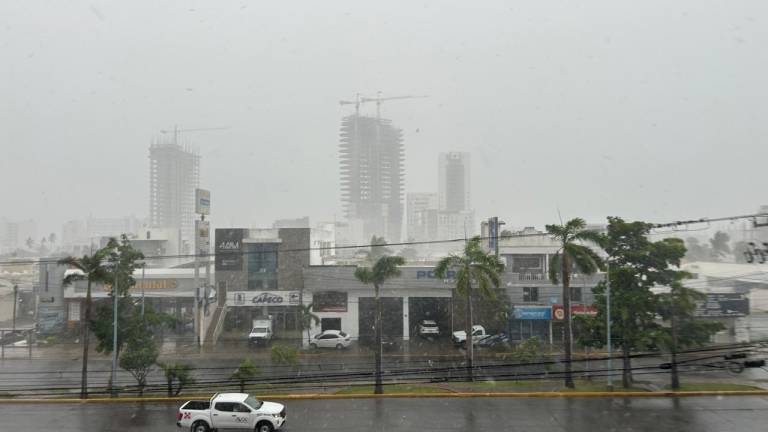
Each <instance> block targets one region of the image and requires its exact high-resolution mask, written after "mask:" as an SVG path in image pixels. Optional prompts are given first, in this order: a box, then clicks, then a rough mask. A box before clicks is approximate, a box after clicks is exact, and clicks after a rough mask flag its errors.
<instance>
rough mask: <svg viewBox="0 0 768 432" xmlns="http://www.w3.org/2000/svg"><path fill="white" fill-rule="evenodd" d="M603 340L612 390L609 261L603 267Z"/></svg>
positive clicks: (609, 386) (611, 388) (610, 389)
mask: <svg viewBox="0 0 768 432" xmlns="http://www.w3.org/2000/svg"><path fill="white" fill-rule="evenodd" d="M605 321H606V322H605V338H606V348H608V390H609V391H612V390H613V354H612V353H611V261H610V258H609V259H608V260H607V261H606V267H605Z"/></svg>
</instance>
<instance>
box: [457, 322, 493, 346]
mask: <svg viewBox="0 0 768 432" xmlns="http://www.w3.org/2000/svg"><path fill="white" fill-rule="evenodd" d="M486 336H488V333H486V332H485V327H483V326H481V325H473V326H472V344H473V345H474V344H476V343H477V341H479V340H480V339H482V338H484V337H486ZM451 339H452V340H453V344H454V345H465V344H466V342H467V332H465V331H464V330H459V331H455V332H453V335H452V337H451Z"/></svg>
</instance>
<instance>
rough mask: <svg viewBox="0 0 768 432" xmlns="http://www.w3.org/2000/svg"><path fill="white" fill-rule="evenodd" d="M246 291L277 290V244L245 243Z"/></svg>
mask: <svg viewBox="0 0 768 432" xmlns="http://www.w3.org/2000/svg"><path fill="white" fill-rule="evenodd" d="M245 251H246V255H247V257H248V259H247V262H248V290H249V291H259V290H275V289H277V244H274V243H250V244H249V243H246V245H245Z"/></svg>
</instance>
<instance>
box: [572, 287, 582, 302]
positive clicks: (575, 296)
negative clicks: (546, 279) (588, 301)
mask: <svg viewBox="0 0 768 432" xmlns="http://www.w3.org/2000/svg"><path fill="white" fill-rule="evenodd" d="M571 301H574V302H580V301H583V300H582V297H581V287H571Z"/></svg>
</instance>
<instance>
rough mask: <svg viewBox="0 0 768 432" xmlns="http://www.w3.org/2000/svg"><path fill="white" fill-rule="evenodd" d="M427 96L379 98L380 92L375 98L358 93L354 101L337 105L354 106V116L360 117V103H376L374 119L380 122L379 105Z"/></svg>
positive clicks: (343, 101) (340, 102)
mask: <svg viewBox="0 0 768 432" xmlns="http://www.w3.org/2000/svg"><path fill="white" fill-rule="evenodd" d="M425 97H427V96H424V95H418V96H412V95H406V96H390V97H381V92H377V93H376V97H360V93H358V94H356V95H355V100H353V101H348V100H341V101H339V105H354V106H355V115H357V116H359V115H360V104H361V103H368V102H376V118H377V119H378V120H381V103H382V102H384V101H389V100H397V99H421V98H425Z"/></svg>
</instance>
